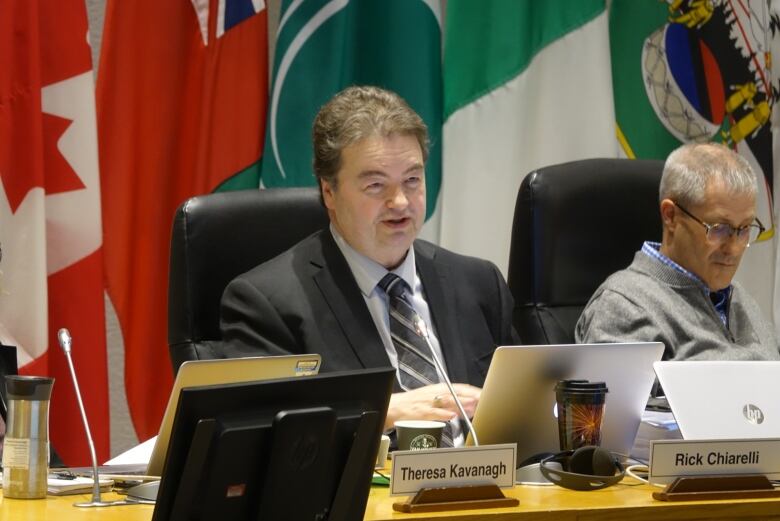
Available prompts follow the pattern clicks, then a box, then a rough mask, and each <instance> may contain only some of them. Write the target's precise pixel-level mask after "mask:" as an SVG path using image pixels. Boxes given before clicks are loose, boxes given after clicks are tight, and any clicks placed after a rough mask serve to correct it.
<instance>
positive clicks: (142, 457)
mask: <svg viewBox="0 0 780 521" xmlns="http://www.w3.org/2000/svg"><path fill="white" fill-rule="evenodd" d="M156 441H157V436H154V437H152V438H149V439H148V440H146V441H145V442H143V443H141V444H140V445H136V446H135V447H133V448H132V449H130V450H127V451H125V452H123V453H122V454H120V455H119V456H117V457H115V458H113V459H110V460H108V461H107V462H106V463H105V464H106V465H131V464H138V463H144V464H148V463H149V459H150V458H151V457H152V450H154V443H155V442H156Z"/></svg>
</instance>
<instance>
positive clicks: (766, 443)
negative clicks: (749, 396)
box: [649, 438, 780, 484]
mask: <svg viewBox="0 0 780 521" xmlns="http://www.w3.org/2000/svg"><path fill="white" fill-rule="evenodd" d="M713 474H719V475H724V474H729V475H737V474H763V475H765V476H766V477H767V478H769V479H780V439H777V438H771V439H750V440H657V441H652V442H650V477H649V479H650V482H651V483H660V484H664V483H671V482H672V481H674V479H675V478H677V477H679V476H703V475H713Z"/></svg>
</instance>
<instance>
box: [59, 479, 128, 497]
mask: <svg viewBox="0 0 780 521" xmlns="http://www.w3.org/2000/svg"><path fill="white" fill-rule="evenodd" d="M94 483H95V480H93V479H92V478H83V477H80V476H77V477H75V478H70V479H62V478H58V477H56V476H55V475H52V474H50V475H49V483H48V493H49V494H50V495H52V496H66V495H69V494H88V493H90V492H92V485H93V484H94ZM113 484H114V481H113V480H111V479H104V478H100V490H101V492H106V491H108V490H111V486H112V485H113Z"/></svg>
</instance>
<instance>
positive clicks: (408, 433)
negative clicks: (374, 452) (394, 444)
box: [395, 420, 444, 450]
mask: <svg viewBox="0 0 780 521" xmlns="http://www.w3.org/2000/svg"><path fill="white" fill-rule="evenodd" d="M443 431H444V423H443V422H439V421H430V420H399V421H397V422H395V434H396V438H397V440H398V450H425V449H436V448H438V447H440V446H441V434H442V432H443Z"/></svg>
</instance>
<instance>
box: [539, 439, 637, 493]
mask: <svg viewBox="0 0 780 521" xmlns="http://www.w3.org/2000/svg"><path fill="white" fill-rule="evenodd" d="M550 463H558V464H559V465H560V466H561V467H562V468H563V470H559V469H557V468H556V467H554V466H552V465H550ZM539 470H541V471H542V475H543V476H544V477H545V478H547V479H548V480H549V481H550V483H553V484H555V485H559V486H561V487H563V488H569V489H571V490H599V489H601V488H606V487H609V486H610V485H614V484H615V483H618V482H619V481H620V480H622V479H623V478H624V477H625V475H626V471H625V469H624V468H623V465H622V464H621V463H620V461H619V460H618V459H617V458H616V457H614V456H613V455H612V453H610V452H609V451H608V450H606V449H602V448H601V447H593V446H587V447H580V448H579V449H577V450H567V451H564V452H559V453H558V454H553V455H552V456H548V457H546V458H544V459H543V460H542V461H541V462H540V464H539Z"/></svg>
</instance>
